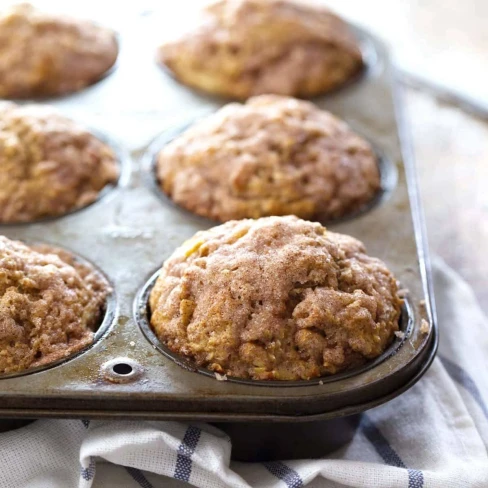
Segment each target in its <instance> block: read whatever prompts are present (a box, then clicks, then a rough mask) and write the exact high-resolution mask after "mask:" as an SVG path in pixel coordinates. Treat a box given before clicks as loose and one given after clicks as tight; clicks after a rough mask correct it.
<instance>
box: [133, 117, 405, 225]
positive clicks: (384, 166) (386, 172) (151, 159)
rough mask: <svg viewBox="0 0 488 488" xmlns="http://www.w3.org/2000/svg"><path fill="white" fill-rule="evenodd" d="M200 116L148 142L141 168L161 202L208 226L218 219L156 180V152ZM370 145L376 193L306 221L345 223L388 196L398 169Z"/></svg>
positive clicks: (374, 146) (328, 223) (376, 148)
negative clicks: (350, 207)
mask: <svg viewBox="0 0 488 488" xmlns="http://www.w3.org/2000/svg"><path fill="white" fill-rule="evenodd" d="M202 118H203V117H198V118H195V119H193V120H191V121H189V122H186V123H184V124H181V125H178V126H176V127H171V128H168V129H167V130H166V131H164V132H162V133H161V134H159V135H158V136H157V137H156V138H155V139H154V140H153V141H152V142H151V144H150V145H149V147H148V149H147V151H146V152H145V153H144V155H143V157H142V167H143V170H144V179H145V182H146V185H147V186H148V188H150V189H151V190H152V191H153V192H154V194H155V195H156V196H157V197H158V198H159V199H160V201H161V202H162V203H163V204H165V205H169V206H171V207H172V208H174V209H176V210H177V211H179V212H181V213H182V216H188V215H191V216H192V217H194V218H196V219H201V221H202V222H204V223H206V224H207V225H218V224H219V223H222V222H219V221H217V220H214V219H211V218H209V217H204V216H201V215H198V214H195V213H193V212H192V211H191V210H188V209H186V208H185V207H183V206H181V205H179V204H178V203H176V202H175V201H174V200H173V199H172V198H171V197H170V196H169V195H167V194H166V193H165V192H164V190H163V189H162V188H161V182H160V181H159V180H158V177H157V158H158V154H159V152H160V151H161V150H162V149H163V148H164V146H166V145H167V144H169V143H170V142H171V141H173V140H174V139H176V138H177V137H178V136H179V135H181V134H183V133H184V132H185V131H186V130H187V129H189V128H190V127H191V126H192V125H194V124H195V123H196V122H198V121H199V120H201V119H202ZM355 132H356V133H358V134H359V135H361V134H360V133H359V132H358V131H355ZM368 142H369V143H370V144H371V146H372V148H373V151H374V154H375V155H376V163H377V167H378V171H379V174H380V188H379V190H378V191H377V192H376V194H375V196H374V197H373V198H372V199H371V200H370V201H369V202H367V203H366V204H364V205H362V206H361V208H359V209H357V210H355V211H354V212H349V213H347V214H345V215H343V216H342V217H338V218H335V219H327V220H317V219H307V220H316V221H319V222H320V223H321V224H323V225H326V226H327V225H333V224H339V223H341V222H347V221H349V220H353V219H356V218H357V217H360V216H361V215H363V214H365V213H367V212H369V211H371V210H373V209H374V208H375V207H377V206H378V205H381V204H382V203H383V202H384V201H385V200H387V199H388V197H389V196H390V194H391V193H392V191H393V190H394V188H395V186H396V184H397V180H398V171H397V168H396V167H395V165H394V164H393V162H392V161H391V160H390V159H389V158H388V157H387V156H386V154H385V153H384V152H383V151H382V150H381V149H380V148H379V147H378V145H377V144H375V143H373V142H372V141H371V140H368Z"/></svg>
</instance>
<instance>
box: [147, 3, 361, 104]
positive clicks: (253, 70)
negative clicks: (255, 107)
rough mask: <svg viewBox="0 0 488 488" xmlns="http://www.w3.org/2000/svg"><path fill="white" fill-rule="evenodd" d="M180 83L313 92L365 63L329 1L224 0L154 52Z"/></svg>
mask: <svg viewBox="0 0 488 488" xmlns="http://www.w3.org/2000/svg"><path fill="white" fill-rule="evenodd" d="M157 59H158V62H159V63H160V64H161V65H162V66H164V67H167V68H168V69H169V70H170V71H171V72H172V73H173V74H174V75H175V77H176V78H177V79H178V80H179V81H181V82H182V83H184V84H186V85H189V86H191V87H194V88H197V89H200V90H203V91H206V92H209V93H213V94H218V95H223V96H227V97H231V98H237V99H246V98H248V97H250V96H252V95H259V94H263V93H275V94H280V95H293V96H298V97H310V96H314V95H318V94H320V93H325V92H328V91H330V90H333V89H335V88H337V87H340V86H341V85H343V84H345V83H346V82H347V81H349V80H351V79H352V78H354V77H355V76H357V74H358V73H359V72H360V71H361V70H362V67H363V61H362V55H361V51H360V49H359V47H358V44H357V41H356V40H355V38H354V36H353V35H352V33H351V32H350V30H349V28H348V26H347V25H346V23H345V22H343V21H342V20H341V19H340V18H339V17H337V16H336V15H334V14H333V13H332V12H330V11H329V10H327V9H326V8H324V7H321V6H318V5H315V6H314V5H311V4H307V3H304V2H300V1H293V0H221V1H218V2H215V3H213V4H212V5H210V6H208V7H207V8H206V9H205V10H204V11H203V12H202V16H201V21H200V22H199V24H198V26H197V27H194V28H192V29H191V30H190V31H189V32H186V33H185V34H183V35H182V36H180V38H178V39H176V40H171V41H169V42H166V43H164V44H163V45H162V46H161V47H160V48H159V51H158V54H157Z"/></svg>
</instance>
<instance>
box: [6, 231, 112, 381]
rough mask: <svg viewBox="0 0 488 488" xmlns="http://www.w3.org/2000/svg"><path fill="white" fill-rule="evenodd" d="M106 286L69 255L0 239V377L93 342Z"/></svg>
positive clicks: (43, 363)
mask: <svg viewBox="0 0 488 488" xmlns="http://www.w3.org/2000/svg"><path fill="white" fill-rule="evenodd" d="M109 292H110V286H109V284H108V283H107V281H106V280H105V279H104V278H103V277H102V276H101V275H100V274H99V273H98V272H96V271H95V270H94V269H92V268H91V267H89V266H87V265H85V264H82V263H80V262H77V261H75V259H74V258H73V256H72V255H71V254H69V253H67V252H66V251H61V250H58V249H55V248H52V247H48V246H38V247H35V248H30V247H28V246H26V245H24V244H22V243H21V242H18V241H11V240H9V239H7V238H6V237H3V236H0V374H5V373H14V372H18V371H23V370H25V369H28V368H33V367H37V366H42V365H46V364H49V363H51V362H53V361H57V360H58V359H61V358H63V357H66V356H69V355H71V354H73V353H74V352H76V351H79V350H80V349H82V348H83V347H85V346H87V345H88V344H90V343H91V342H92V341H93V330H94V329H95V328H96V327H97V326H98V325H99V323H100V321H101V319H102V315H103V312H104V308H105V299H106V297H107V294H108V293H109Z"/></svg>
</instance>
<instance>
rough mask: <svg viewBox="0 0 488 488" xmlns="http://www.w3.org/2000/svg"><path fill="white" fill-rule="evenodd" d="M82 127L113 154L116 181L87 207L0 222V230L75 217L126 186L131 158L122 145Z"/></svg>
mask: <svg viewBox="0 0 488 488" xmlns="http://www.w3.org/2000/svg"><path fill="white" fill-rule="evenodd" d="M82 125H83V124H82ZM83 126H84V127H85V128H86V130H88V132H90V134H92V135H94V136H95V137H96V138H97V139H99V140H100V141H102V142H103V143H105V144H107V145H108V146H109V147H110V148H111V149H112V150H113V151H114V152H115V157H116V160H117V165H118V168H119V177H118V178H117V180H116V181H115V182H114V183H113V184H111V185H106V186H105V187H104V188H103V189H102V190H101V191H100V193H99V194H98V197H97V198H96V200H94V201H93V202H91V203H89V204H88V205H85V206H83V207H80V208H75V209H73V210H70V211H68V212H66V213H64V214H61V215H54V216H50V217H43V218H40V219H36V220H31V221H28V222H0V230H1V228H2V227H6V228H8V227H16V226H22V227H25V226H28V225H34V224H47V223H50V222H54V221H56V220H60V219H63V218H65V217H68V216H71V215H76V214H78V213H80V212H84V211H85V210H88V209H90V208H91V207H94V206H95V205H97V204H99V203H100V202H102V201H103V202H107V201H109V200H110V199H111V198H113V197H114V195H115V194H116V192H117V190H118V189H120V188H124V187H126V186H127V185H128V183H129V180H130V175H131V158H130V155H129V153H128V152H127V150H126V149H124V148H123V147H122V145H121V144H120V143H119V142H118V141H117V140H116V139H115V138H113V137H112V136H111V135H108V134H106V133H105V132H102V131H100V130H98V129H95V128H92V127H88V126H86V125H83Z"/></svg>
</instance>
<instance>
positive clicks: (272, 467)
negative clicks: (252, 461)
mask: <svg viewBox="0 0 488 488" xmlns="http://www.w3.org/2000/svg"><path fill="white" fill-rule="evenodd" d="M263 465H264V467H265V468H266V469H267V470H268V471H269V472H270V473H271V474H273V475H274V476H276V477H277V478H279V479H280V480H282V481H284V482H285V483H286V486H287V487H288V488H302V486H303V481H302V478H300V475H299V474H298V473H297V472H296V471H295V470H294V469H291V468H290V467H289V466H287V465H286V464H284V463H282V462H281V461H275V462H269V463H263Z"/></svg>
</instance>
